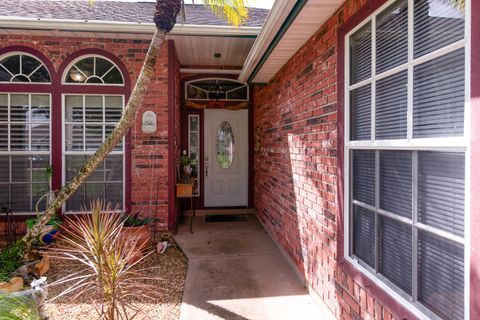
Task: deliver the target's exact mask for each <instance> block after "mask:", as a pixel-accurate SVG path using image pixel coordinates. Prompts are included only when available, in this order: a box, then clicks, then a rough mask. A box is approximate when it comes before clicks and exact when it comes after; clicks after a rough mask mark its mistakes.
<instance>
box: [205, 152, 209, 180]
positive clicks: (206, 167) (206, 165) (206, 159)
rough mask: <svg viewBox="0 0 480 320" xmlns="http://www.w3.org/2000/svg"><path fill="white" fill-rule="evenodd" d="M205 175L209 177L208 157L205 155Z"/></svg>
mask: <svg viewBox="0 0 480 320" xmlns="http://www.w3.org/2000/svg"><path fill="white" fill-rule="evenodd" d="M205 177H208V157H205Z"/></svg>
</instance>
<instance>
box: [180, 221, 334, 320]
mask: <svg viewBox="0 0 480 320" xmlns="http://www.w3.org/2000/svg"><path fill="white" fill-rule="evenodd" d="M193 231H194V233H193V234H191V233H190V230H189V224H188V223H186V224H181V225H180V226H179V230H178V233H177V235H175V237H174V238H175V240H176V241H177V243H178V244H179V246H180V247H181V248H182V249H183V251H184V252H185V254H186V255H187V258H188V271H187V279H186V283H185V292H184V296H183V302H182V306H181V313H180V320H213V319H215V320H216V319H227V320H247V319H248V320H257V319H258V320H269V319H275V320H282V319H303V320H308V319H316V320H318V319H333V316H332V315H331V314H328V313H326V314H324V313H323V312H322V311H321V310H320V308H319V307H318V305H317V304H316V303H315V302H314V301H313V299H312V298H311V296H310V295H309V294H308V293H307V291H306V289H305V287H304V285H303V284H302V283H301V281H300V280H299V278H298V277H297V276H296V274H295V272H294V271H293V270H292V269H291V267H290V266H289V264H288V263H287V261H286V260H285V259H284V258H283V256H282V255H281V253H280V251H279V250H278V248H277V247H276V246H275V244H274V242H273V241H272V240H271V239H270V237H269V236H268V234H267V233H266V232H265V230H264V229H263V228H262V226H261V225H260V223H259V222H258V220H257V219H256V218H255V216H254V215H248V220H247V221H245V222H216V223H206V222H205V217H196V218H195V221H194V226H193Z"/></svg>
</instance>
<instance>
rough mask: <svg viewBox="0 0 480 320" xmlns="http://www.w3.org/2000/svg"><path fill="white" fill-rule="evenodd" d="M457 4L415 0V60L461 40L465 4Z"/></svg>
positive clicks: (433, 0) (436, 0) (434, 0)
mask: <svg viewBox="0 0 480 320" xmlns="http://www.w3.org/2000/svg"><path fill="white" fill-rule="evenodd" d="M458 3H459V4H458V5H455V4H454V2H453V1H438V0H415V6H414V55H415V58H418V57H420V56H422V55H425V54H427V53H430V52H433V51H435V50H437V49H440V48H441V47H444V46H446V45H448V44H451V43H454V42H456V41H459V40H461V39H463V37H464V32H465V30H464V29H465V27H464V26H465V13H464V10H465V3H464V2H463V5H462V2H460V1H459V2H458ZM462 8H463V9H462Z"/></svg>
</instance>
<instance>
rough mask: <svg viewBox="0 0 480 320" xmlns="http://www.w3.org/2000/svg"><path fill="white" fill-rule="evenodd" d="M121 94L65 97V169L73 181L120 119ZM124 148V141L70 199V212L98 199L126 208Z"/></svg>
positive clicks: (68, 204) (68, 206)
mask: <svg viewBox="0 0 480 320" xmlns="http://www.w3.org/2000/svg"><path fill="white" fill-rule="evenodd" d="M123 99H124V98H123V96H120V95H65V96H64V133H65V135H64V137H65V139H64V168H65V181H70V180H71V179H72V178H73V177H74V176H75V175H76V174H77V173H78V170H79V169H80V168H81V167H82V166H83V164H84V163H85V162H86V161H87V160H88V159H89V158H90V157H91V156H92V155H93V153H94V152H95V151H96V150H97V149H98V147H99V146H100V145H101V143H102V142H103V141H104V140H105V138H107V137H108V136H109V135H110V133H111V132H112V131H113V129H114V128H115V125H116V124H117V123H118V121H119V120H120V117H121V115H122V110H123V105H124V101H123ZM124 181H125V179H124V147H123V143H120V144H119V145H118V146H116V147H115V148H114V150H113V151H112V152H111V153H110V154H109V155H108V156H107V158H106V160H104V161H103V163H102V164H101V165H100V166H99V167H97V169H96V170H95V171H94V173H92V174H91V175H90V176H89V177H88V179H87V181H86V182H85V183H84V184H83V185H82V186H81V187H80V188H79V189H78V190H77V191H76V192H75V193H74V194H73V196H72V197H71V198H70V199H69V200H68V201H67V204H66V208H65V209H66V211H67V212H69V211H81V209H82V208H88V207H89V205H90V202H91V201H92V200H95V199H97V198H102V199H105V201H107V202H110V203H111V204H112V205H113V206H119V208H120V209H122V208H123V203H124V199H123V195H124Z"/></svg>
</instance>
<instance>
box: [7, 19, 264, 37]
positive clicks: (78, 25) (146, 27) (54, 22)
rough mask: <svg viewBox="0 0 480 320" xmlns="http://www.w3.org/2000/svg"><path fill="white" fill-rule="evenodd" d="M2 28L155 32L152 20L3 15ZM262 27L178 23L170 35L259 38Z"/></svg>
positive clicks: (96, 31)
mask: <svg viewBox="0 0 480 320" xmlns="http://www.w3.org/2000/svg"><path fill="white" fill-rule="evenodd" d="M0 28H4V29H21V30H55V31H70V32H71V31H76V32H95V33H135V34H152V33H153V32H154V31H155V25H154V24H153V23H133V22H117V21H100V20H65V19H34V18H22V17H11V16H0ZM260 30H261V27H238V28H236V27H232V26H215V25H193V24H180V23H177V24H176V25H175V27H174V28H173V30H172V31H171V32H170V33H169V35H171V36H174V35H188V36H228V37H230V36H231V37H256V36H257V35H258V34H259V33H260Z"/></svg>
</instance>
